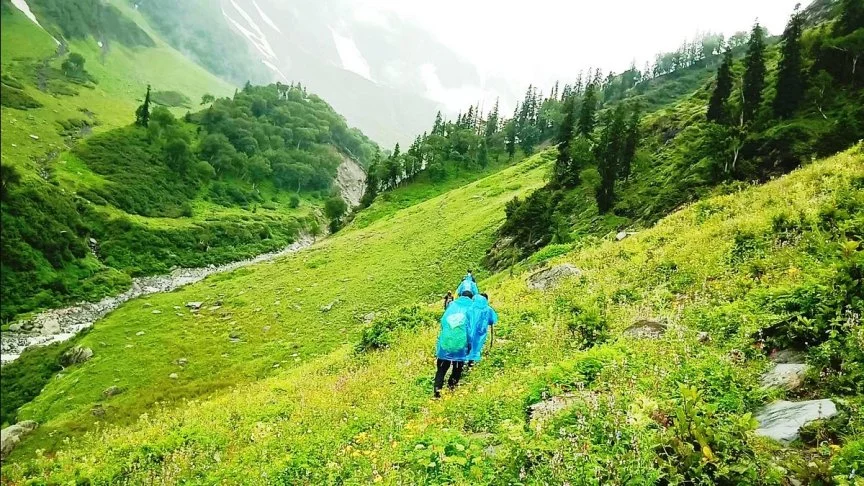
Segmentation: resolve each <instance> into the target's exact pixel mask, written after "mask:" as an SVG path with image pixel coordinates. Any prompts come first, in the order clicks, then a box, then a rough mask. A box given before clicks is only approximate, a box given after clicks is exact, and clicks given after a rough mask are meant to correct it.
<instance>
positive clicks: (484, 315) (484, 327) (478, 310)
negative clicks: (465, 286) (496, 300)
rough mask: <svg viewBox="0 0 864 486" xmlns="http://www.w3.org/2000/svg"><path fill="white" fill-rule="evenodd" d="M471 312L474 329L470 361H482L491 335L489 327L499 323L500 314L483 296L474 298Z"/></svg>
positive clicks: (469, 355) (469, 354)
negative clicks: (484, 347)
mask: <svg viewBox="0 0 864 486" xmlns="http://www.w3.org/2000/svg"><path fill="white" fill-rule="evenodd" d="M471 311H472V313H473V314H474V316H473V319H472V323H473V327H474V329H473V332H472V333H471V351H470V352H469V353H468V359H469V360H470V361H480V357H481V356H482V353H483V346H484V345H485V344H486V337H487V336H488V334H489V326H494V325H495V324H497V323H498V313H497V312H495V309H493V308H492V307H490V306H489V301H488V300H487V299H486V297H483V296H482V295H476V296H474V301H473V303H472V308H471Z"/></svg>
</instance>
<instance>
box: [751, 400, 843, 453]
mask: <svg viewBox="0 0 864 486" xmlns="http://www.w3.org/2000/svg"><path fill="white" fill-rule="evenodd" d="M836 414H837V406H836V405H834V402H832V401H831V400H828V399H822V400H806V401H803V402H787V401H785V400H778V401H776V402H774V403H771V404H769V405H766V406H765V407H762V409H761V410H760V411H759V413H757V414H756V417H755V418H756V420H757V421H758V422H759V428H758V429H756V435H761V436H763V437H769V438H771V439H774V440H776V441H778V442H781V443H784V444H788V443H790V442H792V441H793V440H795V439H797V438H798V431H799V430H800V429H801V427H803V426H805V425H807V424H809V423H810V422H813V421H814V420H819V419H826V418H831V417H833V416H834V415H836Z"/></svg>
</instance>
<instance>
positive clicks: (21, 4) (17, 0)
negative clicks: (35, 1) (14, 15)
mask: <svg viewBox="0 0 864 486" xmlns="http://www.w3.org/2000/svg"><path fill="white" fill-rule="evenodd" d="M12 5H14V6H15V8H17V9H18V10H20V11H21V12H22V13H23V14H24V16H25V17H27V18H28V19H30V20H31V21H32V22H33V23H34V24H36V25H38V26H39V28H40V29H42V30H45V27H42V24H40V23H39V21H38V20H36V16H35V15H33V12H32V11H31V10H30V5H27V1H26V0H12ZM45 32H48V31H47V30H45ZM49 35H50V34H49ZM51 38H52V39H54V42H56V43H57V45H58V46H59V45H60V41H58V40H57V39H56V38H54V36H53V35H52V36H51Z"/></svg>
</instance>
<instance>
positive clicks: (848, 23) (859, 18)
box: [834, 0, 864, 37]
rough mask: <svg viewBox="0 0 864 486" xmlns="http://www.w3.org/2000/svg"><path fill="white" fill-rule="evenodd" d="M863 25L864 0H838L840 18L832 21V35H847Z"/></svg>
mask: <svg viewBox="0 0 864 486" xmlns="http://www.w3.org/2000/svg"><path fill="white" fill-rule="evenodd" d="M862 27H864V2H862V1H861V0H840V18H839V19H837V22H835V23H834V35H835V36H837V37H840V36H844V35H849V34H851V33H852V32H855V31H856V30H858V29H860V28H862Z"/></svg>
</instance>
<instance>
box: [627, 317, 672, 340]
mask: <svg viewBox="0 0 864 486" xmlns="http://www.w3.org/2000/svg"><path fill="white" fill-rule="evenodd" d="M665 333H666V324H663V323H662V322H659V321H653V320H650V319H641V320H639V321H636V322H635V323H634V324H633V325H632V326H630V327H628V328H627V329H625V330H624V334H625V335H627V336H632V337H636V338H644V339H657V338H659V337H660V336H662V335H663V334H665Z"/></svg>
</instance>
